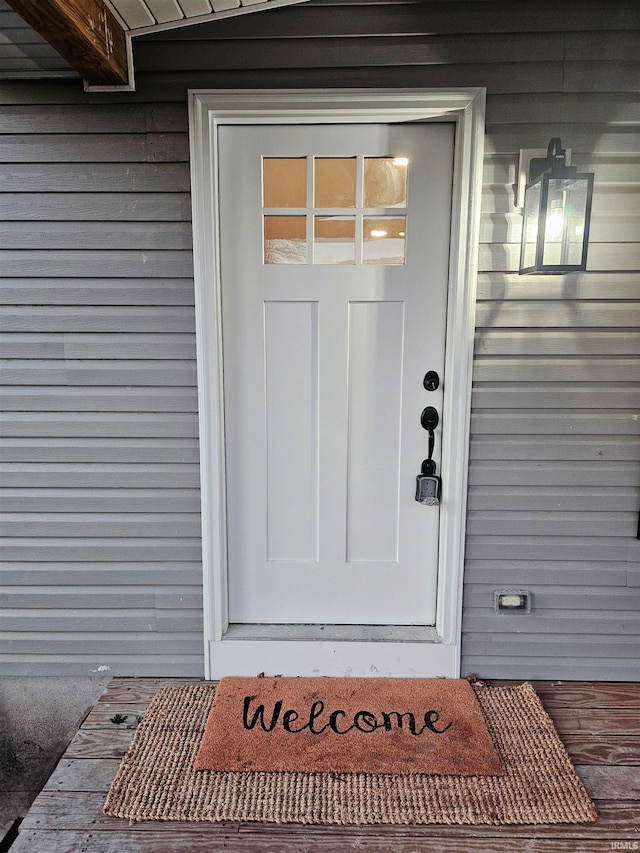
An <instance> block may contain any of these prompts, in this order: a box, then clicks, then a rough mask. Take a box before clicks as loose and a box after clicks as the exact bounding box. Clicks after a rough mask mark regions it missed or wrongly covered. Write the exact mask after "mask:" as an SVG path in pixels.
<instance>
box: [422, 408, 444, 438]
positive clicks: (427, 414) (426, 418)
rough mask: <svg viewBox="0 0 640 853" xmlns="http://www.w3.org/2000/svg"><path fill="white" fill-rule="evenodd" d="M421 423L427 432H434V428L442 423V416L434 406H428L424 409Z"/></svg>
mask: <svg viewBox="0 0 640 853" xmlns="http://www.w3.org/2000/svg"><path fill="white" fill-rule="evenodd" d="M420 423H421V424H422V428H423V429H426V430H427V432H433V430H434V429H435V428H436V427H437V426H438V424H439V423H440V416H439V415H438V412H437V411H436V410H435V409H434V408H433V406H427V407H426V408H425V409H423V410H422V414H421V415H420Z"/></svg>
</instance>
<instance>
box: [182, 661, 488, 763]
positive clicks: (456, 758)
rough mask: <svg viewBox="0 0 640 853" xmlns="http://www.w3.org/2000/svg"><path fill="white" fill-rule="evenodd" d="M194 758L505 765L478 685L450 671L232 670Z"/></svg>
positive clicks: (207, 760)
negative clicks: (262, 674)
mask: <svg viewBox="0 0 640 853" xmlns="http://www.w3.org/2000/svg"><path fill="white" fill-rule="evenodd" d="M195 768H196V770H227V771H236V770H252V771H267V772H278V771H289V772H298V773H312V772H316V773H332V772H333V773H336V772H337V773H354V772H355V773H391V774H404V773H440V774H449V775H456V776H457V775H463V776H489V775H499V774H502V773H503V772H504V771H503V766H502V762H501V760H500V758H499V756H498V754H497V752H496V750H495V748H494V745H493V741H492V740H491V735H490V734H489V731H488V729H487V725H486V723H485V720H484V717H483V715H482V710H481V708H480V705H479V704H478V700H477V699H476V695H475V693H474V691H473V688H472V687H471V685H470V684H469V682H468V681H466V680H463V679H444V678H432V679H422V678H281V677H280V678H223V679H222V681H221V682H220V684H219V685H218V689H217V691H216V695H215V698H214V700H213V705H212V707H211V712H210V714H209V718H208V720H207V725H206V728H205V732H204V737H203V738H202V742H201V744H200V749H199V751H198V755H197V757H196V761H195Z"/></svg>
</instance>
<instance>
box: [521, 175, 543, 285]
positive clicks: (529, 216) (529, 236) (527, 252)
mask: <svg viewBox="0 0 640 853" xmlns="http://www.w3.org/2000/svg"><path fill="white" fill-rule="evenodd" d="M539 215H540V182H539V181H538V183H537V184H534V185H533V186H531V187H528V188H527V191H526V194H525V202H524V219H523V224H522V227H523V229H524V234H523V240H522V249H521V256H520V269H529V268H530V267H533V266H535V263H536V244H537V240H538V218H539Z"/></svg>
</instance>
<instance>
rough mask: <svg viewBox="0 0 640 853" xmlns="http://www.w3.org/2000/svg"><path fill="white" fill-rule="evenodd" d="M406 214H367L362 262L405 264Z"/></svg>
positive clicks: (364, 225)
mask: <svg viewBox="0 0 640 853" xmlns="http://www.w3.org/2000/svg"><path fill="white" fill-rule="evenodd" d="M406 226H407V217H406V216H378V217H375V218H374V217H372V216H365V217H364V220H363V238H364V244H363V247H362V262H363V263H364V264H404V262H405V244H406V236H405V235H406Z"/></svg>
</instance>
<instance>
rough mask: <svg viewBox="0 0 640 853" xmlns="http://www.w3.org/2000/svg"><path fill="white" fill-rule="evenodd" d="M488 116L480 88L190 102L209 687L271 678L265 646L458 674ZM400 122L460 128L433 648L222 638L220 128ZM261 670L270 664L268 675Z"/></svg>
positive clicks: (281, 658) (303, 657)
mask: <svg viewBox="0 0 640 853" xmlns="http://www.w3.org/2000/svg"><path fill="white" fill-rule="evenodd" d="M484 116H485V89H483V88H470V89H433V90H414V89H410V90H405V89H383V90H372V89H351V90H337V89H322V90H312V91H308V90H216V91H208V90H207V91H202V90H192V91H190V92H189V137H190V151H191V191H192V207H193V252H194V287H195V319H196V351H197V366H198V410H199V427H200V475H201V509H202V563H203V592H204V640H205V674H206V677H207V678H218V677H221V676H222V675H228V674H234V675H251V674H253V675H255V674H256V672H258V671H260V670H261V669H264V670H265V671H267V670H269V669H270V668H271V667H270V666H269V664H268V661H269V660H270V658H269V656H268V655H266V656H265V655H264V654H263V653H264V652H265V651H266V646H265V644H268V646H269V649H270V651H271V652H275V653H276V655H277V660H278V667H277V672H281V673H284V674H291V675H294V674H298V675H305V674H316V675H321V674H324V673H326V672H327V671H328V669H329V668H330V667H331V665H332V663H333V668H334V669H335V661H336V660H339V659H340V658H341V657H343V656H344V642H348V643H349V644H350V648H349V658H350V660H351V661H353V660H355V661H356V662H357V663H356V665H355V666H353V665H349V664H348V663H347V662H345V672H344V673H343V674H345V675H346V674H351V675H395V676H422V677H433V676H437V675H444V676H447V677H457V676H458V675H459V669H460V640H461V621H462V579H463V566H464V540H465V516H466V499H467V472H468V456H469V421H470V409H471V368H472V360H473V336H474V320H475V301H476V299H475V297H476V277H477V256H478V242H479V219H480V195H481V180H482V158H483V145H484ZM407 121H447V122H453V123H455V126H456V129H455V151H454V184H453V205H452V217H451V247H450V262H449V290H448V304H447V329H446V341H447V345H446V349H445V376H446V382H445V385H444V400H443V412H446V416H445V417H443V425H442V460H443V469H444V470H445V471H446V476H445V478H444V487H443V502H442V506H441V509H440V546H439V554H438V594H437V601H436V628H435V630H436V638H435V640H432V641H424V642H415V641H412V640H400V641H399V640H396V639H390V640H388V641H384V640H382V641H381V640H380V639H373V640H367V639H365V638H362V639H350V640H345V641H339V640H338V641H323V642H317V641H313V640H304V639H302V638H296V637H295V636H293V637H292V636H291V630H290V629H291V626H288V630H287V635H286V636H284V635H283V636H282V637H281V639H275V638H274V639H271V638H269V637H267V636H265V637H264V638H258V639H251V638H250V637H249V636H245V635H244V634H243V633H242V632H240V634H238V633H237V632H234V631H231V632H228V628H229V620H228V613H227V600H228V597H227V561H226V541H225V530H226V518H225V472H224V407H223V397H222V390H223V388H222V339H221V336H222V327H221V311H220V263H219V259H220V247H219V228H218V225H219V220H220V210H219V205H218V188H217V132H218V128H219V127H220V125H223V124H236V125H237V124H318V123H331V124H338V123H347V124H358V123H394V122H407ZM454 342H455V345H454ZM240 644H242V648H240ZM249 647H250V648H249ZM247 652H250V653H251V654H250V660H251V661H252V662H251V665H250V668H251V672H245V671H244V670H243V668H242V667H243V661H245V660H247V657H248V656H247ZM341 653H342V654H341ZM263 660H266V661H267V664H266V665H264V666H263V665H262V661H263ZM245 666H246V665H245ZM254 670H255V671H254ZM275 671H276V670H274V672H275ZM268 674H272V673H270V672H268Z"/></svg>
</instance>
